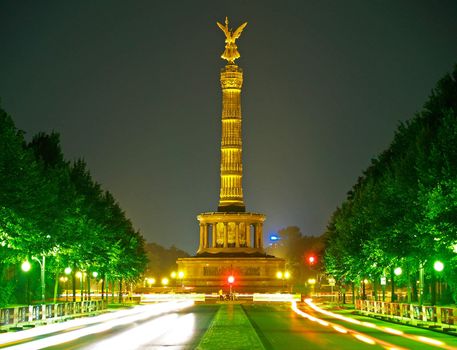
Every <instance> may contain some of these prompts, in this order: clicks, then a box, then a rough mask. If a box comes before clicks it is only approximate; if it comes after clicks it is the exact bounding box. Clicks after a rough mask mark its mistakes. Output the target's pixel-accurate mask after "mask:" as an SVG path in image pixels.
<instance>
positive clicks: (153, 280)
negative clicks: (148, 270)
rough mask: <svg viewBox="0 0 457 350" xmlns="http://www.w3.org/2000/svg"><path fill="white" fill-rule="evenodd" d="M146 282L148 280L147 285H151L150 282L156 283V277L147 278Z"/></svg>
mask: <svg viewBox="0 0 457 350" xmlns="http://www.w3.org/2000/svg"><path fill="white" fill-rule="evenodd" d="M147 282H148V284H149V285H152V284H155V283H156V279H155V278H148V279H147Z"/></svg>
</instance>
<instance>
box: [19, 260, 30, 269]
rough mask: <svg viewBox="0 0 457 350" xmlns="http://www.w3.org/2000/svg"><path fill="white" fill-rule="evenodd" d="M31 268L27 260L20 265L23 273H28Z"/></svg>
mask: <svg viewBox="0 0 457 350" xmlns="http://www.w3.org/2000/svg"><path fill="white" fill-rule="evenodd" d="M31 268H32V265H30V263H29V261H28V260H26V261H24V262H23V263H22V265H21V269H22V271H24V272H28V271H30V269H31Z"/></svg>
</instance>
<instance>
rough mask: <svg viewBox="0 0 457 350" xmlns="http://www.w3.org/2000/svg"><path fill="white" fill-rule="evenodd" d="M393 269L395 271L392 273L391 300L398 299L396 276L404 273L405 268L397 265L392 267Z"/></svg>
mask: <svg viewBox="0 0 457 350" xmlns="http://www.w3.org/2000/svg"><path fill="white" fill-rule="evenodd" d="M392 270H393V273H392V276H391V279H392V281H391V287H392V291H391V293H392V296H391V298H390V299H391V301H395V300H396V299H397V297H396V295H395V276H400V275H401V274H402V273H403V270H402V268H401V267H396V268H395V269H394V268H393V267H392Z"/></svg>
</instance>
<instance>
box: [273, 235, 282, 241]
mask: <svg viewBox="0 0 457 350" xmlns="http://www.w3.org/2000/svg"><path fill="white" fill-rule="evenodd" d="M280 239H281V238H280V237H279V236H278V235H275V234H273V235H270V241H272V242H275V241H279V240H280Z"/></svg>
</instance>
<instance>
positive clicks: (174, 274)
mask: <svg viewBox="0 0 457 350" xmlns="http://www.w3.org/2000/svg"><path fill="white" fill-rule="evenodd" d="M170 277H171V278H172V279H173V281H174V283H173V284H174V286H175V287H176V271H173V272H172V273H171V274H170Z"/></svg>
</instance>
